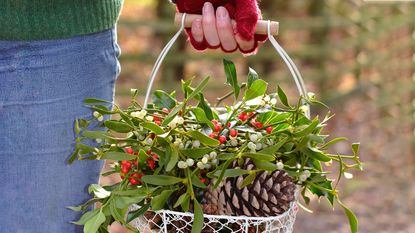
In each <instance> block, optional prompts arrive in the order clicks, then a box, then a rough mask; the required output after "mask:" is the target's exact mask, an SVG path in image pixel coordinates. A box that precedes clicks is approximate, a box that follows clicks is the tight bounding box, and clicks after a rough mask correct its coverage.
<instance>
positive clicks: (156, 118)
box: [153, 115, 161, 122]
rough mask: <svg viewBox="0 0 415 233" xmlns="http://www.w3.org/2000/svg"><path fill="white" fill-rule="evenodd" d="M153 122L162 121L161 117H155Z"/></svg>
mask: <svg viewBox="0 0 415 233" xmlns="http://www.w3.org/2000/svg"><path fill="white" fill-rule="evenodd" d="M153 121H154V122H156V121H161V119H160V117H159V116H158V115H154V116H153Z"/></svg>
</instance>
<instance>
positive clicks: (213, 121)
mask: <svg viewBox="0 0 415 233" xmlns="http://www.w3.org/2000/svg"><path fill="white" fill-rule="evenodd" d="M211 122H212V124H214V125H217V124H219V121H217V120H212V121H211Z"/></svg>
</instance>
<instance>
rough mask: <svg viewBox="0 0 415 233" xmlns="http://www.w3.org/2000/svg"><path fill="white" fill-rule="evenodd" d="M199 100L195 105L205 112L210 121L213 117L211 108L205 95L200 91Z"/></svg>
mask: <svg viewBox="0 0 415 233" xmlns="http://www.w3.org/2000/svg"><path fill="white" fill-rule="evenodd" d="M199 96H200V100H199V104H198V105H197V106H198V107H199V108H201V109H203V111H204V112H205V114H206V117H207V118H208V119H209V120H210V121H211V120H213V119H214V116H213V112H212V109H211V108H210V106H209V104H208V103H207V102H206V100H205V97H204V96H203V94H202V93H200V94H199Z"/></svg>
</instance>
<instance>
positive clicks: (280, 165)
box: [277, 162, 284, 170]
mask: <svg viewBox="0 0 415 233" xmlns="http://www.w3.org/2000/svg"><path fill="white" fill-rule="evenodd" d="M277 169H278V170H283V169H284V164H283V163H282V162H278V163H277Z"/></svg>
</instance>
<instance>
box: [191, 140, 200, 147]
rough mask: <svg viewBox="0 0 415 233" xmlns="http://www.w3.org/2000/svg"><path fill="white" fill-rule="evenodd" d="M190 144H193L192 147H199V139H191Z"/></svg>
mask: <svg viewBox="0 0 415 233" xmlns="http://www.w3.org/2000/svg"><path fill="white" fill-rule="evenodd" d="M192 146H193V147H194V148H199V147H200V141H199V140H196V141H193V144H192Z"/></svg>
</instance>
